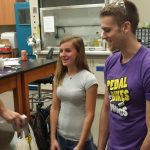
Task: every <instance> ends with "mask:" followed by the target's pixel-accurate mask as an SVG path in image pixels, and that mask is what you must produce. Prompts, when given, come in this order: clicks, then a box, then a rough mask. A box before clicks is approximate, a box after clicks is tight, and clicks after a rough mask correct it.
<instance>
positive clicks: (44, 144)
mask: <svg viewBox="0 0 150 150" xmlns="http://www.w3.org/2000/svg"><path fill="white" fill-rule="evenodd" d="M50 107H51V105H50V106H48V107H47V108H45V109H44V108H40V109H38V111H37V112H36V113H35V114H32V115H31V116H30V125H31V127H32V129H33V132H34V135H35V139H36V142H37V145H38V148H39V150H49V149H50V123H49V120H50V119H49V117H50Z"/></svg>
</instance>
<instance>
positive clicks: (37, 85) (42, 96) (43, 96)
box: [29, 48, 54, 110]
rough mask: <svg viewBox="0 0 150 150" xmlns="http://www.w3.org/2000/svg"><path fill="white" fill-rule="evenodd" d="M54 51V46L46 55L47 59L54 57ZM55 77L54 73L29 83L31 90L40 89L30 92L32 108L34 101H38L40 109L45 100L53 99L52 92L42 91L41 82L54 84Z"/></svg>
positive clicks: (37, 107) (37, 104)
mask: <svg viewBox="0 0 150 150" xmlns="http://www.w3.org/2000/svg"><path fill="white" fill-rule="evenodd" d="M53 51H54V49H53V48H51V49H50V50H49V52H48V54H47V56H46V59H52V57H53ZM53 78H54V75H53V74H52V75H50V76H48V77H46V78H43V79H39V80H36V81H34V82H32V83H31V84H29V89H31V90H33V89H34V90H37V91H38V93H35V94H30V96H29V99H30V102H31V108H30V110H33V108H34V103H36V110H39V109H40V108H41V107H42V106H43V104H44V102H47V101H50V100H51V99H52V93H50V92H45V93H44V92H42V89H41V84H47V83H49V84H53Z"/></svg>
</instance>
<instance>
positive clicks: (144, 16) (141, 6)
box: [131, 0, 150, 27]
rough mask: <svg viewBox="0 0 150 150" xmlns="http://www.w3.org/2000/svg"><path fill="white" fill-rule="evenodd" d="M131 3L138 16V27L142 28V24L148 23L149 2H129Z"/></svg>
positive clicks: (137, 0)
mask: <svg viewBox="0 0 150 150" xmlns="http://www.w3.org/2000/svg"><path fill="white" fill-rule="evenodd" d="M131 1H133V2H134V3H135V4H136V6H137V8H138V10H139V15H140V24H139V26H140V27H142V26H143V23H144V22H150V13H149V12H150V0H131Z"/></svg>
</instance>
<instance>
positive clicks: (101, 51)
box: [38, 47, 111, 55]
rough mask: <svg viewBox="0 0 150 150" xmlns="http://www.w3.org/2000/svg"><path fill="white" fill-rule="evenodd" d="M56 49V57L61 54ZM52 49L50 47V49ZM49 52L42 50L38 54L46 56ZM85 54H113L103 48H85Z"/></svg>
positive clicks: (57, 48)
mask: <svg viewBox="0 0 150 150" xmlns="http://www.w3.org/2000/svg"><path fill="white" fill-rule="evenodd" d="M53 48H54V55H57V54H58V53H59V47H53ZM49 49H50V47H49ZM48 51H49V50H48V49H47V50H41V51H39V52H38V54H42V55H45V54H47V53H48ZM85 53H86V55H110V54H111V52H110V51H109V50H105V49H104V48H102V47H85Z"/></svg>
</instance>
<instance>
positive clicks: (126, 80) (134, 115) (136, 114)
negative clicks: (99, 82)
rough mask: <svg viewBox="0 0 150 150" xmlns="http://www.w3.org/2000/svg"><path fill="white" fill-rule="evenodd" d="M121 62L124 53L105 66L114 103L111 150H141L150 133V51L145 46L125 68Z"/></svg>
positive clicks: (118, 53) (110, 139)
mask: <svg viewBox="0 0 150 150" xmlns="http://www.w3.org/2000/svg"><path fill="white" fill-rule="evenodd" d="M120 59H121V53H120V52H116V53H114V54H112V55H111V56H110V57H109V58H108V59H107V61H106V65H105V66H106V67H105V83H106V84H107V87H108V90H109V100H110V113H109V119H110V120H109V139H108V150H139V149H140V147H141V145H142V143H143V140H144V138H145V136H146V133H147V127H146V115H145V112H146V105H145V104H146V100H150V50H149V49H147V48H145V47H144V46H142V47H141V48H140V49H139V51H138V52H137V53H136V54H135V55H134V56H133V57H132V59H131V60H130V61H129V62H127V63H125V64H121V63H120Z"/></svg>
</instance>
